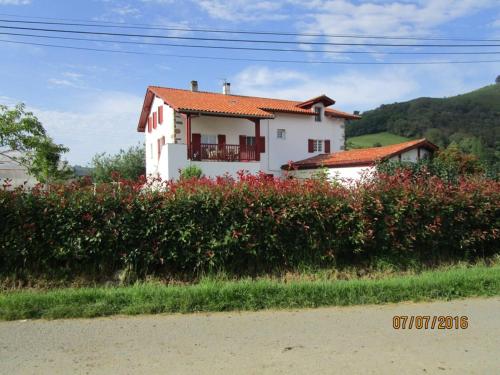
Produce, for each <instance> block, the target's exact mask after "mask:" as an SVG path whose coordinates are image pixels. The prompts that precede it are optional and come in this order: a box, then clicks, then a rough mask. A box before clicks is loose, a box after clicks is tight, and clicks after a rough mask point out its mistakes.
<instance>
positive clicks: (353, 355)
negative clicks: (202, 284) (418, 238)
mask: <svg viewBox="0 0 500 375" xmlns="http://www.w3.org/2000/svg"><path fill="white" fill-rule="evenodd" d="M499 312H500V298H493V299H469V300H462V301H454V302H437V303H425V304H411V303H408V304H397V305H385V306H358V307H345V308H323V309H316V310H300V311H264V312H245V313H216V314H193V315H166V316H165V315H163V316H140V317H115V318H102V319H93V320H87V319H85V320H83V319H80V320H57V321H16V322H0V374H51V375H54V374H495V373H496V374H498V373H500V313H499ZM394 315H466V316H468V317H469V328H468V329H466V330H460V329H459V330H455V329H453V330H421V331H419V330H415V329H412V330H395V329H393V327H392V317H393V316H394Z"/></svg>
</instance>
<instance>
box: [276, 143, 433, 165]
mask: <svg viewBox="0 0 500 375" xmlns="http://www.w3.org/2000/svg"><path fill="white" fill-rule="evenodd" d="M417 147H423V148H427V149H429V150H431V151H435V150H437V148H438V147H437V146H436V145H434V144H433V143H431V142H429V141H428V140H427V139H425V138H423V139H417V140H415V141H408V142H404V143H398V144H395V145H390V146H383V147H372V148H360V149H355V150H349V151H339V152H334V153H331V154H321V155H317V156H313V157H311V158H308V159H304V160H299V161H296V162H294V163H292V165H291V166H292V168H298V169H314V168H322V167H354V166H363V165H373V164H375V163H376V162H377V161H381V160H385V159H388V158H390V157H392V156H396V155H398V154H401V153H403V152H406V151H409V150H412V149H414V148H417ZM282 168H283V169H287V168H288V165H284V166H283V167H282Z"/></svg>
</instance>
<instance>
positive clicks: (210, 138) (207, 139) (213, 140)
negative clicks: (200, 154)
mask: <svg viewBox="0 0 500 375" xmlns="http://www.w3.org/2000/svg"><path fill="white" fill-rule="evenodd" d="M201 143H205V144H209V145H216V144H217V135H215V134H202V135H201Z"/></svg>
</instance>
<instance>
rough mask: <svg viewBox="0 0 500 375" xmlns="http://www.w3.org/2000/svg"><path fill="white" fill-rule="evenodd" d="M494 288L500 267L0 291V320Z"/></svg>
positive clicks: (451, 295) (333, 302)
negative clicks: (309, 278) (357, 277)
mask: <svg viewBox="0 0 500 375" xmlns="http://www.w3.org/2000/svg"><path fill="white" fill-rule="evenodd" d="M499 294H500V267H498V266H492V267H485V266H474V267H467V268H466V267H456V268H452V269H449V270H438V271H428V272H423V273H421V274H419V275H413V276H399V277H394V278H386V279H380V280H349V281H344V280H333V281H328V280H327V281H324V280H315V281H304V280H299V281H291V282H290V281H288V282H280V281H277V280H266V279H264V280H240V281H221V280H211V279H207V280H202V281H201V282H200V283H199V284H195V285H170V286H164V285H161V284H155V283H148V284H136V285H134V286H129V287H119V288H109V287H107V288H102V287H101V288H77V289H58V290H50V291H44V292H41V291H30V290H26V291H16V292H8V293H5V294H3V295H2V294H0V319H3V320H20V319H40V318H42V319H61V318H92V317H97V316H109V315H115V314H126V315H136V314H158V313H189V312H201V311H206V312H208V311H232V310H237V311H242V310H261V309H279V308H284V309H290V308H299V307H307V308H311V307H320V306H345V305H355V304H374V303H390V302H392V303H395V302H401V301H415V302H418V301H422V300H425V301H428V300H436V299H442V300H451V299H455V298H464V297H472V296H473V297H477V296H497V295H499Z"/></svg>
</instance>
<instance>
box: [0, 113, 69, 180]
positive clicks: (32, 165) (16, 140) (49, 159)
mask: <svg viewBox="0 0 500 375" xmlns="http://www.w3.org/2000/svg"><path fill="white" fill-rule="evenodd" d="M67 151H68V148H66V147H64V146H62V145H57V144H55V143H54V142H53V141H52V139H51V138H50V137H49V136H48V135H47V134H46V132H45V129H44V128H43V125H42V124H41V122H40V121H39V120H38V119H37V118H36V117H35V116H34V115H33V113H31V112H26V110H25V106H24V104H18V105H17V106H16V107H15V108H12V109H9V108H8V107H6V106H3V105H0V154H1V155H2V156H4V157H7V158H9V159H11V160H12V161H14V162H16V163H18V164H20V165H22V166H24V167H25V168H26V169H27V171H28V173H29V174H31V175H32V176H34V177H36V179H37V180H38V181H40V182H43V183H52V182H57V181H61V180H65V179H68V178H69V177H71V176H72V175H73V173H72V171H71V170H70V169H69V168H68V166H67V164H66V163H63V162H62V161H61V154H63V153H65V152H67Z"/></svg>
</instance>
